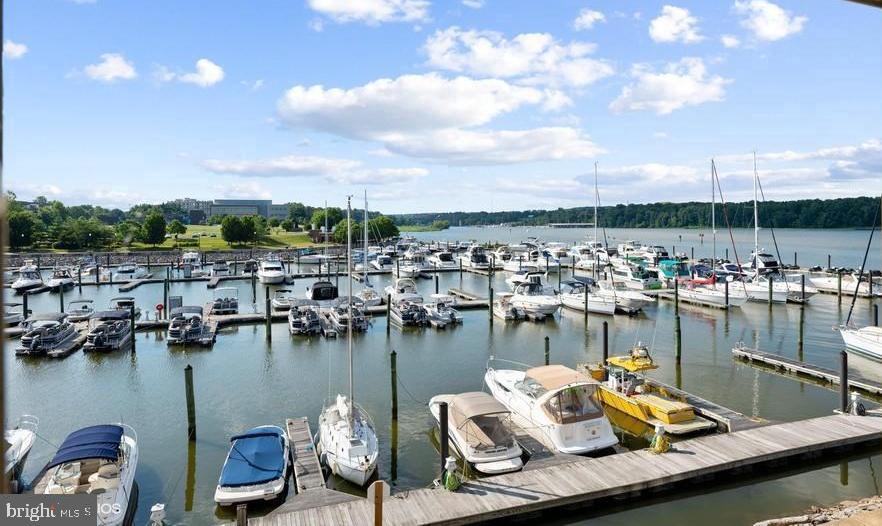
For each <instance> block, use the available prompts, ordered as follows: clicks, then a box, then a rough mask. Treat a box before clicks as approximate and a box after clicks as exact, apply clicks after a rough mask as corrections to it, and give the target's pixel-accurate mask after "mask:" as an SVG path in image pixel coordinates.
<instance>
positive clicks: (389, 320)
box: [386, 294, 392, 338]
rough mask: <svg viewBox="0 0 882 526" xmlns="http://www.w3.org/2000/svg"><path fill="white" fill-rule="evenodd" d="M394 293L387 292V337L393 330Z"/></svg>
mask: <svg viewBox="0 0 882 526" xmlns="http://www.w3.org/2000/svg"><path fill="white" fill-rule="evenodd" d="M391 314H392V295H391V294H386V337H387V338H388V337H389V333H390V332H391V331H392V316H391Z"/></svg>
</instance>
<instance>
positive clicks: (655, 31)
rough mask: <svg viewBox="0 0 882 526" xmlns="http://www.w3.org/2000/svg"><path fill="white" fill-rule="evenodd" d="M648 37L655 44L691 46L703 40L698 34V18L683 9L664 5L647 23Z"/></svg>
mask: <svg viewBox="0 0 882 526" xmlns="http://www.w3.org/2000/svg"><path fill="white" fill-rule="evenodd" d="M649 36H650V37H651V38H652V39H653V40H654V41H656V42H682V43H684V44H692V43H695V42H699V41H701V40H703V39H704V37H703V36H701V35H700V34H699V32H698V18H696V17H694V16H692V15H691V14H690V13H689V10H688V9H686V8H683V7H677V6H672V5H666V6H664V7H662V11H661V14H660V15H659V16H658V17H656V18H654V19H653V20H652V22H650V23H649Z"/></svg>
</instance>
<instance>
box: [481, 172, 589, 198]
mask: <svg viewBox="0 0 882 526" xmlns="http://www.w3.org/2000/svg"><path fill="white" fill-rule="evenodd" d="M593 184H594V183H593V180H592V182H591V185H588V184H584V183H582V182H581V181H577V180H576V179H549V178H545V177H536V178H534V179H530V180H518V179H496V181H495V183H494V184H493V186H492V187H491V188H492V191H493V192H504V193H507V194H517V195H525V194H527V195H530V196H533V197H550V198H554V199H555V200H563V201H584V200H585V199H586V198H589V197H590V198H593V196H594V186H593Z"/></svg>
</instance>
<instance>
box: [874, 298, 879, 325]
mask: <svg viewBox="0 0 882 526" xmlns="http://www.w3.org/2000/svg"><path fill="white" fill-rule="evenodd" d="M873 325H875V326H876V327H878V326H879V304H878V303H874V304H873Z"/></svg>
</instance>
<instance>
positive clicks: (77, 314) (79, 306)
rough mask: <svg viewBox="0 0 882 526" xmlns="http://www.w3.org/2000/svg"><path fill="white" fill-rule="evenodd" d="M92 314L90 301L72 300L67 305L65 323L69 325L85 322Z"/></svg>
mask: <svg viewBox="0 0 882 526" xmlns="http://www.w3.org/2000/svg"><path fill="white" fill-rule="evenodd" d="M94 312H95V307H93V302H92V300H74V301H72V302H70V303H68V304H67V321H69V322H71V323H76V322H79V321H86V320H88V319H89V318H91V317H92V314H93V313H94Z"/></svg>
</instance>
